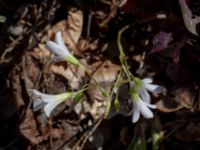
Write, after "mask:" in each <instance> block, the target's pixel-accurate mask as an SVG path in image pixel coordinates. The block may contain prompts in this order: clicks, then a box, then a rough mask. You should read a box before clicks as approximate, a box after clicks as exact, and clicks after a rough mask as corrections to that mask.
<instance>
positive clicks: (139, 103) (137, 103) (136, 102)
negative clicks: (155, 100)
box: [131, 92, 156, 123]
mask: <svg viewBox="0 0 200 150" xmlns="http://www.w3.org/2000/svg"><path fill="white" fill-rule="evenodd" d="M131 98H132V101H133V115H132V122H133V123H136V122H137V121H138V120H139V118H140V114H142V116H143V117H144V118H146V119H150V118H153V112H152V111H151V109H155V108H156V105H152V104H149V103H146V102H144V101H143V100H142V99H141V98H140V97H139V95H138V94H137V93H136V92H133V93H131ZM150 108H151V109H150Z"/></svg>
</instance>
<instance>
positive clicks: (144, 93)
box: [138, 87, 151, 103]
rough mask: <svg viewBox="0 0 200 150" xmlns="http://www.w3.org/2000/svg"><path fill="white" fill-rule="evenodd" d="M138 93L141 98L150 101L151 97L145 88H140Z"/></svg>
mask: <svg viewBox="0 0 200 150" xmlns="http://www.w3.org/2000/svg"><path fill="white" fill-rule="evenodd" d="M138 93H139V94H140V96H141V98H142V100H143V101H144V102H146V103H150V102H151V97H150V95H149V93H148V92H147V90H146V89H145V88H143V87H142V88H141V89H140V90H139V91H138Z"/></svg>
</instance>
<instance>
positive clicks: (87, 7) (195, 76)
mask: <svg viewBox="0 0 200 150" xmlns="http://www.w3.org/2000/svg"><path fill="white" fill-rule="evenodd" d="M1 4H2V5H0V8H1V12H2V14H0V16H1V18H2V19H3V20H2V21H1V22H0V26H1V29H0V33H1V35H2V36H1V38H0V40H1V42H0V43H1V48H2V49H1V52H0V56H1V57H0V68H1V71H0V76H1V79H0V81H1V83H2V84H1V86H0V89H1V90H0V106H1V107H2V109H1V111H0V116H1V117H0V122H1V124H0V128H1V129H0V133H1V134H0V137H1V139H3V140H2V141H1V142H0V143H1V144H0V148H4V149H41V150H42V149H47V148H48V149H52V150H55V149H74V150H75V149H89V150H90V149H91V150H92V149H98V150H100V149H130V148H131V149H136V148H137V147H139V148H140V149H141V148H143V147H142V146H144V145H145V147H146V149H151V148H150V147H152V146H153V148H154V149H155V145H154V143H153V141H154V140H155V139H154V138H153V135H158V141H159V142H158V143H157V145H156V146H158V147H159V148H160V149H169V148H172V149H184V148H185V147H186V149H199V139H200V138H199V131H200V128H199V110H200V107H199V106H200V104H199V103H200V101H199V83H200V80H199V76H200V71H199V70H200V65H199V62H200V61H199V57H200V53H199V42H198V41H199V37H198V36H195V35H192V34H191V33H190V32H189V31H188V30H187V28H185V26H184V21H183V18H182V15H181V10H180V6H179V3H178V1H172V0H165V1H163V3H161V2H160V1H158V0H154V1H153V0H150V1H148V2H147V1H145V0H142V1H139V0H135V1H131V0H119V1H118V0H112V1H109V0H99V1H90V2H89V1H84V2H82V1H80V0H74V1H73V0H72V1H66V2H64V1H62V0H61V1H55V0H50V1H47V0H42V1H40V2H39V1H37V2H36V1H31V2H26V1H24V0H19V1H16V2H14V4H11V3H10V2H6V1H2V3H1ZM187 4H188V6H189V8H190V9H191V10H192V12H193V13H195V14H197V16H198V14H200V11H199V10H200V9H199V8H200V5H199V3H195V2H193V1H187ZM161 13H162V14H163V15H164V17H161V18H159V17H157V16H158V14H161ZM126 25H130V28H129V29H128V31H126V32H124V34H123V36H122V45H123V48H124V51H125V54H126V57H127V60H128V66H129V67H130V70H131V72H132V73H133V74H134V75H139V76H140V77H142V78H145V77H146V76H148V77H152V78H154V80H155V82H156V83H159V84H160V85H162V86H163V87H165V88H166V91H165V93H161V94H155V93H152V101H153V103H155V104H156V105H157V108H158V109H157V110H156V111H155V112H154V113H155V117H154V119H151V120H150V121H148V120H145V119H143V118H142V119H141V120H140V121H139V122H138V123H137V124H132V123H131V117H130V113H131V102H130V101H129V100H127V99H129V97H130V95H129V94H127V93H128V92H127V90H128V85H127V84H126V83H125V84H123V85H122V86H121V87H120V92H119V95H118V99H119V103H120V106H121V108H120V109H119V110H117V108H116V107H115V104H116V103H115V101H114V100H115V98H116V95H115V93H114V91H113V88H114V86H113V85H114V83H115V81H116V80H117V78H118V76H119V75H120V70H121V68H122V66H121V65H120V60H119V58H118V56H119V50H118V48H117V34H118V31H119V30H120V29H121V28H122V27H124V26H126ZM57 31H61V32H62V36H63V39H64V43H65V44H66V46H67V47H68V49H69V51H70V53H72V54H73V55H75V56H76V57H77V58H78V59H79V60H80V61H81V63H82V64H83V65H84V66H85V67H86V68H88V70H89V71H90V72H89V73H90V74H91V75H92V78H94V79H95V81H96V82H97V83H98V84H99V85H100V87H101V89H103V90H104V91H106V92H107V93H111V95H112V98H111V112H110V115H109V117H108V118H104V117H105V116H104V113H105V111H106V105H107V103H106V99H105V96H104V95H106V92H105V93H103V94H102V91H101V90H99V88H97V87H95V82H94V81H93V80H90V77H89V76H88V72H87V71H86V70H84V69H83V68H81V67H75V66H73V65H70V64H67V63H66V62H64V61H63V62H58V61H57V60H54V59H53V58H54V54H52V53H50V52H49V51H48V50H47V48H46V47H45V43H46V42H47V41H48V40H54V36H55V33H56V32H57ZM85 83H89V84H90V85H92V86H93V88H90V89H89V90H88V91H86V92H85V94H84V96H83V97H82V98H81V100H80V101H79V102H74V101H73V100H68V101H65V102H64V103H62V104H60V105H59V106H58V107H57V108H56V109H55V110H54V111H53V112H52V116H51V117H50V118H47V117H46V116H45V115H44V110H43V109H38V110H37V111H36V110H33V107H32V106H33V100H34V98H33V97H32V95H30V93H29V92H28V89H38V90H40V91H42V92H44V93H47V94H58V93H60V92H63V91H76V90H78V89H79V88H80V87H82V85H84V84H85ZM4 107H5V108H4ZM13 122H14V123H13ZM11 135H12V136H11ZM140 141H141V142H142V144H143V145H142V144H140ZM22 143H23V144H22Z"/></svg>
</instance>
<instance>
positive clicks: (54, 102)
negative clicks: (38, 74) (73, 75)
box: [29, 89, 74, 117]
mask: <svg viewBox="0 0 200 150" xmlns="http://www.w3.org/2000/svg"><path fill="white" fill-rule="evenodd" d="M29 91H30V92H32V94H33V95H34V96H35V97H36V99H35V100H34V101H33V109H34V107H37V105H38V101H39V100H42V101H43V102H45V103H46V104H45V106H44V112H45V114H46V115H47V117H49V116H50V114H51V112H52V111H53V110H54V108H56V107H57V106H58V105H59V104H60V103H62V102H64V101H65V100H67V99H69V98H72V97H73V96H74V94H73V93H70V92H65V93H61V94H57V95H49V94H44V93H41V92H39V91H37V90H34V89H30V90H29Z"/></svg>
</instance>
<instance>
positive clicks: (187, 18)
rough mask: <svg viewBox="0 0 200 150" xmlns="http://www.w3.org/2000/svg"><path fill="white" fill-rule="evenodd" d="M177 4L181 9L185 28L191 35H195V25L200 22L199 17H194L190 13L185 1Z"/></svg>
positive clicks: (181, 0)
mask: <svg viewBox="0 0 200 150" xmlns="http://www.w3.org/2000/svg"><path fill="white" fill-rule="evenodd" d="M179 4H180V7H181V12H182V16H183V20H184V23H185V27H186V28H187V29H188V31H190V32H191V33H192V34H194V35H197V36H198V33H197V30H196V25H197V24H198V23H199V22H200V16H194V15H193V14H192V11H191V10H190V9H189V7H188V5H187V3H186V0H179Z"/></svg>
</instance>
